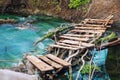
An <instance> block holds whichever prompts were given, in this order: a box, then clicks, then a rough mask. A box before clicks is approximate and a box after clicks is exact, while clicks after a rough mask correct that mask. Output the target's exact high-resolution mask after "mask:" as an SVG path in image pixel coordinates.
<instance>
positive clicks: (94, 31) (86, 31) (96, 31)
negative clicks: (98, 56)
mask: <svg viewBox="0 0 120 80" xmlns="http://www.w3.org/2000/svg"><path fill="white" fill-rule="evenodd" d="M71 32H80V33H83V32H85V33H103V32H105V30H77V29H74V30H71Z"/></svg>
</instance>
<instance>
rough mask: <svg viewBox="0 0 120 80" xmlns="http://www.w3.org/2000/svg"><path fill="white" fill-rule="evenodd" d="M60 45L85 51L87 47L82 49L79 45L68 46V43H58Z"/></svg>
mask: <svg viewBox="0 0 120 80" xmlns="http://www.w3.org/2000/svg"><path fill="white" fill-rule="evenodd" d="M57 44H58V45H61V46H66V47H72V48H77V49H80V48H81V49H83V48H85V47H82V46H79V44H72V45H70V44H66V43H61V42H57Z"/></svg>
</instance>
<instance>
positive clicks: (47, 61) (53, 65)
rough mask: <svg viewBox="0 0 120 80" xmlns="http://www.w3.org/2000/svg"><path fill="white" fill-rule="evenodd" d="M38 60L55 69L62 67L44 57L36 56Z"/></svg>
mask: <svg viewBox="0 0 120 80" xmlns="http://www.w3.org/2000/svg"><path fill="white" fill-rule="evenodd" d="M38 58H39V59H41V60H43V61H45V62H46V63H48V64H49V65H51V66H52V67H54V68H57V69H59V68H62V66H61V65H60V64H58V63H55V62H54V61H52V60H50V59H48V58H47V57H46V56H42V55H41V56H38Z"/></svg>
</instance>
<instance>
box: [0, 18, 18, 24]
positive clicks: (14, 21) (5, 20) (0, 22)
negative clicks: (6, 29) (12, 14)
mask: <svg viewBox="0 0 120 80" xmlns="http://www.w3.org/2000/svg"><path fill="white" fill-rule="evenodd" d="M5 23H11V24H14V23H17V20H15V19H0V24H5Z"/></svg>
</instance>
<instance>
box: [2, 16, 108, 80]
mask: <svg viewBox="0 0 120 80" xmlns="http://www.w3.org/2000/svg"><path fill="white" fill-rule="evenodd" d="M8 16H9V18H15V19H17V20H18V21H19V23H18V24H15V25H13V24H2V25H0V67H1V68H5V67H11V66H15V65H17V62H18V61H19V60H20V59H21V58H22V56H23V55H24V54H26V53H28V52H30V51H32V52H35V54H45V52H46V48H47V47H48V45H49V44H51V43H53V41H52V40H51V39H46V40H45V41H43V42H41V43H39V44H38V45H37V46H36V47H35V46H33V44H34V42H35V41H37V40H38V39H39V38H40V37H42V36H43V35H45V34H47V33H48V32H49V31H51V30H53V29H55V28H56V27H58V26H60V24H62V23H65V22H66V21H64V20H62V19H60V18H53V17H50V16H44V15H40V16H28V17H21V16H15V15H0V18H8ZM36 19H37V20H38V21H36V22H35V23H33V24H26V25H25V26H27V25H29V26H31V27H26V28H20V27H18V26H19V25H21V24H22V23H25V22H26V21H29V20H36ZM92 53H93V54H94V55H95V57H94V61H95V63H96V64H97V65H99V66H101V72H100V73H96V74H95V75H94V79H93V80H109V79H110V78H109V75H108V74H107V72H106V69H105V61H106V57H107V53H108V49H105V50H101V51H96V50H93V52H92ZM6 60H7V61H6ZM8 60H10V61H8ZM73 75H74V79H75V78H76V75H77V71H76V72H74V74H73ZM87 78H88V76H87V75H82V77H81V78H79V80H87ZM60 80H61V79H60ZM64 80H66V79H64Z"/></svg>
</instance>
